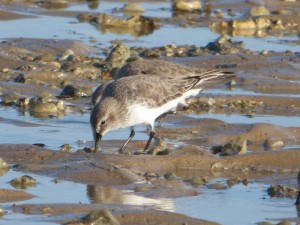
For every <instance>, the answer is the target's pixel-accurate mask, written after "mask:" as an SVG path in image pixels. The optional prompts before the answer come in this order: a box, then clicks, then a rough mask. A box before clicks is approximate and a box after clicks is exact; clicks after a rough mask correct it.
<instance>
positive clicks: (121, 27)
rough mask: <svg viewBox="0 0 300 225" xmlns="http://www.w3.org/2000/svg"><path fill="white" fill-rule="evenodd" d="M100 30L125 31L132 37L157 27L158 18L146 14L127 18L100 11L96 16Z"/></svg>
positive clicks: (150, 31)
mask: <svg viewBox="0 0 300 225" xmlns="http://www.w3.org/2000/svg"><path fill="white" fill-rule="evenodd" d="M96 20H97V22H98V29H100V30H101V31H102V32H111V33H121V34H124V33H127V34H130V35H132V36H134V37H137V36H140V35H146V34H150V33H152V32H153V31H154V30H155V29H158V28H159V20H158V19H154V18H151V17H146V16H133V17H130V18H128V19H122V18H118V17H113V16H111V15H108V14H106V13H101V14H99V15H98V17H97V18H96Z"/></svg>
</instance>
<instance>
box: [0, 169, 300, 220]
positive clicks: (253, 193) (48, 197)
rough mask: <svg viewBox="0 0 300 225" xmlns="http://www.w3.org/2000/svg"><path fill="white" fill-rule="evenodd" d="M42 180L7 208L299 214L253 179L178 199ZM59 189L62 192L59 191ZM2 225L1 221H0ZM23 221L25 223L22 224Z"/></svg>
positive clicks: (266, 216)
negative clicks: (26, 197) (122, 207)
mask: <svg viewBox="0 0 300 225" xmlns="http://www.w3.org/2000/svg"><path fill="white" fill-rule="evenodd" d="M22 175H28V173H26V174H25V173H21V172H17V171H13V170H10V171H9V172H7V173H6V174H5V175H3V176H2V177H1V179H0V186H1V188H6V189H11V188H12V187H11V186H10V183H9V182H10V180H12V179H14V178H15V177H20V176H22ZM30 175H31V176H32V177H33V178H34V179H37V180H39V183H38V184H37V185H36V186H35V187H31V188H28V189H26V192H28V193H31V194H33V195H35V196H36V197H34V198H32V199H30V200H26V201H19V202H9V203H4V204H2V208H3V209H4V210H6V209H7V207H9V206H11V205H12V204H14V203H16V204H39V203H49V204H51V203H53V204H55V203H70V204H72V203H74V204H78V203H82V204H85V203H92V204H99V203H105V204H126V205H141V206H142V205H144V206H151V207H153V208H155V209H158V210H166V211H170V212H177V213H183V214H185V215H188V216H191V217H195V218H199V219H207V220H212V219H213V221H215V222H219V223H221V224H224V225H227V224H228V225H230V224H232V222H233V221H234V223H235V224H245V225H246V224H255V223H257V222H260V221H270V222H273V223H277V222H279V221H281V220H282V218H293V217H297V213H298V212H297V208H296V207H295V205H294V201H295V200H294V199H293V198H280V199H278V198H270V197H269V196H268V195H267V192H266V190H267V189H268V187H269V186H268V185H266V184H262V183H254V182H252V181H251V180H250V181H249V184H248V186H244V185H242V184H238V185H235V186H233V187H230V188H229V187H227V185H226V180H224V179H219V178H218V179H213V180H211V181H210V182H209V184H210V183H219V184H223V185H224V186H225V187H227V188H226V189H224V190H216V189H210V188H207V186H203V187H199V189H198V190H199V192H200V194H199V195H198V196H193V197H182V198H176V199H168V198H159V199H152V198H147V197H142V196H138V195H136V194H135V193H134V192H133V191H132V190H126V189H125V190H121V189H118V188H114V187H109V186H108V187H102V186H92V185H84V184H80V183H74V182H69V181H59V182H57V183H56V182H54V179H53V178H49V177H45V176H39V175H35V174H30ZM58 190H59V191H58ZM45 217H46V216H44V215H30V216H27V215H23V214H16V213H12V212H9V211H8V214H6V215H5V217H4V218H3V219H1V221H2V222H4V224H8V225H10V224H16V223H18V221H20V220H21V219H26V222H27V223H24V224H41V225H44V224H45V225H46V224H52V223H50V222H49V223H48V222H44V221H43V222H42V221H40V220H43V219H45ZM0 224H1V223H0ZM22 224H23V223H22Z"/></svg>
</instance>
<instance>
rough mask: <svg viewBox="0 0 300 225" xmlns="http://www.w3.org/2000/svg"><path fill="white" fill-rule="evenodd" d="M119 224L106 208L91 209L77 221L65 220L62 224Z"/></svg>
mask: <svg viewBox="0 0 300 225" xmlns="http://www.w3.org/2000/svg"><path fill="white" fill-rule="evenodd" d="M75 224H76V225H90V224H93V225H120V223H119V222H118V220H117V219H116V218H115V217H114V216H113V215H112V214H111V212H110V211H109V210H107V209H98V210H93V211H92V212H90V213H89V214H87V215H86V216H84V217H82V218H80V219H79V220H78V221H73V222H67V223H65V224H64V225H75Z"/></svg>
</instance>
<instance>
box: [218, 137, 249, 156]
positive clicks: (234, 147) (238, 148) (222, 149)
mask: <svg viewBox="0 0 300 225" xmlns="http://www.w3.org/2000/svg"><path fill="white" fill-rule="evenodd" d="M212 151H213V154H220V155H221V156H229V155H237V154H245V153H246V152H247V140H246V139H242V138H237V139H236V140H234V141H231V142H229V143H227V144H225V145H223V146H214V147H212Z"/></svg>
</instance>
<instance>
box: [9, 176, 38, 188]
mask: <svg viewBox="0 0 300 225" xmlns="http://www.w3.org/2000/svg"><path fill="white" fill-rule="evenodd" d="M37 183H38V180H37V179H34V178H33V177H31V176H28V175H24V176H22V177H18V178H15V179H13V180H11V181H10V184H11V186H13V187H15V188H20V189H26V188H29V187H33V186H35V185H36V184H37Z"/></svg>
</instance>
